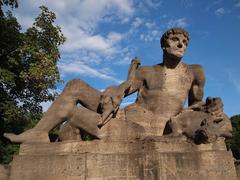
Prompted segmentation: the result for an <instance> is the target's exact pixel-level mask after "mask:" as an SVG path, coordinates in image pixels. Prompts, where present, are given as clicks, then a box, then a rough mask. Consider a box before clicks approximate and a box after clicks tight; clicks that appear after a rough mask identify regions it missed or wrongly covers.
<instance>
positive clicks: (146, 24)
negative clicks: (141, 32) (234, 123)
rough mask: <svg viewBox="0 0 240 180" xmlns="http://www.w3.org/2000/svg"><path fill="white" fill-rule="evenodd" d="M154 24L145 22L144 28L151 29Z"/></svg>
mask: <svg viewBox="0 0 240 180" xmlns="http://www.w3.org/2000/svg"><path fill="white" fill-rule="evenodd" d="M155 25H156V24H155V23H154V22H146V23H145V26H146V27H147V28H149V29H151V28H153V27H154V26H155Z"/></svg>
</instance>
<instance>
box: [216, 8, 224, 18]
mask: <svg viewBox="0 0 240 180" xmlns="http://www.w3.org/2000/svg"><path fill="white" fill-rule="evenodd" d="M214 13H215V15H217V16H222V15H224V14H226V11H225V9H224V8H219V9H217V10H216V11H215V12H214Z"/></svg>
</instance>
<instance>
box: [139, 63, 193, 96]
mask: <svg viewBox="0 0 240 180" xmlns="http://www.w3.org/2000/svg"><path fill="white" fill-rule="evenodd" d="M191 84H192V76H191V73H190V72H189V70H188V69H187V68H186V67H182V68H178V69H167V68H163V67H155V68H153V69H152V70H151V71H149V72H148V73H146V76H145V77H144V84H143V88H144V89H145V90H146V91H152V90H153V91H165V92H169V93H179V92H186V93H187V92H188V91H189V89H190V88H191Z"/></svg>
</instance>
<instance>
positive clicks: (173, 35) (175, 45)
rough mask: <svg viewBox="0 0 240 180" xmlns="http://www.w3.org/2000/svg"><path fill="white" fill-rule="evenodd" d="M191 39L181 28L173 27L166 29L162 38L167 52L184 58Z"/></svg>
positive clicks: (162, 43)
mask: <svg viewBox="0 0 240 180" xmlns="http://www.w3.org/2000/svg"><path fill="white" fill-rule="evenodd" d="M188 41H189V34H188V32H186V31H185V30H183V29H181V28H173V29H169V30H168V31H166V32H165V33H164V34H163V35H162V37H161V40H160V43H161V47H162V49H163V51H164V53H165V54H167V55H169V56H172V57H175V58H182V57H183V55H184V53H185V51H186V47H187V45H188Z"/></svg>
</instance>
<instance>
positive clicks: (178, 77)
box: [4, 28, 223, 143]
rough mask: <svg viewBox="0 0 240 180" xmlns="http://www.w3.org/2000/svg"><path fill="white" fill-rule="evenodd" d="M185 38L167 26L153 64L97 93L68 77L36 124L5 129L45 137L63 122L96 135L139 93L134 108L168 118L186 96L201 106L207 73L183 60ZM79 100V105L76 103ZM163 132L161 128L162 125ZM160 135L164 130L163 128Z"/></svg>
mask: <svg viewBox="0 0 240 180" xmlns="http://www.w3.org/2000/svg"><path fill="white" fill-rule="evenodd" d="M188 42H189V34H188V33H187V32H186V31H184V30H183V29H178V28H174V29H170V30H168V31H167V32H165V33H164V34H163V36H162V37H161V42H160V44H161V47H162V50H163V62H162V63H160V64H158V65H154V66H141V67H139V68H138V69H136V71H135V72H134V75H133V74H131V75H130V76H131V77H130V78H128V80H127V81H125V82H123V83H122V84H120V85H119V86H116V87H110V88H107V89H106V91H104V92H100V91H98V90H96V89H94V88H92V87H91V86H89V85H88V84H87V83H85V82H84V81H82V80H79V79H75V80H72V81H70V82H69V83H68V84H67V85H66V87H65V88H64V90H63V92H62V93H61V95H60V96H59V97H58V98H57V99H56V100H55V101H54V102H53V104H52V105H51V106H50V108H49V109H48V111H47V112H46V113H45V114H44V116H43V117H42V119H41V120H40V121H39V122H38V124H37V125H36V126H35V127H34V128H32V129H30V130H27V131H26V132H23V133H22V134H19V135H15V134H11V133H5V134H4V135H5V137H7V138H9V139H10V140H11V141H13V142H20V143H27V142H49V138H48V132H49V131H50V130H51V129H53V128H54V127H56V126H57V125H58V124H60V123H61V122H63V121H66V120H67V121H68V123H69V124H70V125H71V126H73V127H76V128H81V129H83V130H85V131H87V132H88V133H90V134H92V135H94V136H96V137H100V136H99V135H100V134H101V129H100V128H99V126H98V125H99V124H101V123H102V121H104V120H105V119H106V118H108V116H109V114H110V117H111V113H113V112H114V111H115V110H116V109H117V108H118V107H119V105H120V103H121V101H122V99H123V98H124V97H126V96H128V95H130V94H132V93H134V92H136V91H137V92H138V95H137V100H136V102H135V105H136V107H138V106H139V107H141V108H144V109H146V110H148V111H151V112H152V113H153V114H154V115H156V116H159V117H160V116H163V117H166V118H165V119H164V121H165V122H163V123H166V122H167V121H168V120H169V119H170V117H172V116H175V115H177V114H179V113H180V112H181V111H182V110H183V108H184V103H185V101H186V100H187V99H188V103H189V106H192V107H197V106H199V107H200V106H201V107H203V102H202V98H203V88H204V83H205V76H204V72H203V69H202V67H201V66H200V65H187V64H184V63H182V57H183V55H184V53H185V50H186V47H187V45H188ZM77 103H80V104H81V105H82V107H80V108H79V107H77V106H76V104H77ZM205 108H206V109H205V110H206V111H207V112H210V113H212V114H213V115H216V116H221V115H222V114H223V112H222V111H223V104H222V102H221V100H219V99H216V100H214V101H212V103H210V104H208V106H207V107H206V106H205ZM162 131H163V130H162ZM161 134H162V132H161Z"/></svg>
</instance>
